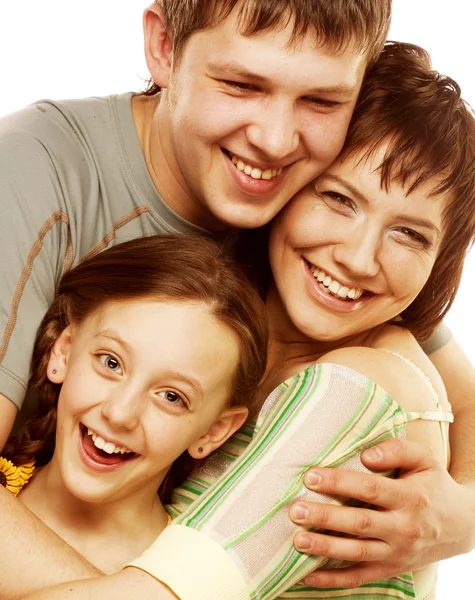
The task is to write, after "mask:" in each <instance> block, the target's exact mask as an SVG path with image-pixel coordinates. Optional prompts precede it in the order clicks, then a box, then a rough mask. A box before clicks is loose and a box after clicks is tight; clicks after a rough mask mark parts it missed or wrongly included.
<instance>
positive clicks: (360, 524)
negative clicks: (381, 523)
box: [354, 509, 373, 533]
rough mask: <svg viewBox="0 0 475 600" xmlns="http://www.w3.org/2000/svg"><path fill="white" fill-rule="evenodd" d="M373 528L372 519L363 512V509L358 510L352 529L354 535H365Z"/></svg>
mask: <svg viewBox="0 0 475 600" xmlns="http://www.w3.org/2000/svg"><path fill="white" fill-rule="evenodd" d="M372 527H373V519H372V517H371V516H370V515H369V514H368V513H366V512H363V509H360V512H359V513H357V515H356V517H355V522H354V529H355V532H356V533H366V532H367V531H369V530H371V529H372Z"/></svg>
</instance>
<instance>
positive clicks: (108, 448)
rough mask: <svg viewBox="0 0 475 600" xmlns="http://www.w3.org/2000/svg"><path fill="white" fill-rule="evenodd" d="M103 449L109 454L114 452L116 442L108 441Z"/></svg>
mask: <svg viewBox="0 0 475 600" xmlns="http://www.w3.org/2000/svg"><path fill="white" fill-rule="evenodd" d="M102 449H103V450H104V452H107V454H114V450H115V444H113V443H112V442H107V444H106V445H105V446H104V448H102Z"/></svg>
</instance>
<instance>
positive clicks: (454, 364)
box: [429, 339, 475, 502]
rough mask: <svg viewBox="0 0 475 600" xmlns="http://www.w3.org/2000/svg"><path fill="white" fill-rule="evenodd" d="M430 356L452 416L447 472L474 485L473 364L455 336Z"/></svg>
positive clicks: (474, 382)
mask: <svg viewBox="0 0 475 600" xmlns="http://www.w3.org/2000/svg"><path fill="white" fill-rule="evenodd" d="M429 358H430V359H431V361H432V362H433V363H434V365H435V367H436V369H437V370H438V371H439V373H440V375H441V377H442V379H443V381H444V385H445V389H446V390H447V396H448V398H449V400H450V403H451V404H452V410H453V412H454V417H455V419H454V423H453V425H452V426H451V428H450V447H451V450H452V461H451V464H450V474H451V475H452V477H453V478H454V479H455V481H457V482H458V483H462V484H467V485H469V486H470V485H473V486H474V487H475V449H474V445H473V440H474V439H475V368H474V367H473V365H472V364H471V362H470V360H469V359H468V357H467V355H466V354H465V353H464V351H463V350H462V348H461V347H460V346H459V344H457V342H456V341H455V340H454V339H451V340H450V341H449V342H448V343H447V344H446V345H445V346H443V347H442V348H439V349H438V350H436V352H434V353H433V354H431V355H430V357H429ZM474 502H475V490H474Z"/></svg>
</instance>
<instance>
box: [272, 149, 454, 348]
mask: <svg viewBox="0 0 475 600" xmlns="http://www.w3.org/2000/svg"><path fill="white" fill-rule="evenodd" d="M384 151H385V148H381V150H380V152H379V153H378V154H377V155H375V156H373V158H372V159H371V160H364V161H361V162H360V163H358V160H359V158H361V156H355V157H354V158H349V159H347V160H344V161H343V162H339V161H337V162H336V163H334V164H333V165H332V166H331V167H330V168H329V169H328V170H327V171H326V172H325V173H324V174H323V175H322V176H321V177H319V178H318V179H317V180H316V181H315V182H313V183H312V184H310V185H309V186H307V187H306V188H305V189H303V190H302V191H301V192H300V193H299V194H297V196H295V198H294V199H293V200H292V201H291V202H290V203H289V204H288V205H287V207H286V208H285V209H284V210H283V211H282V212H281V213H280V214H279V216H278V217H277V218H276V220H275V221H274V224H273V227H272V230H271V236H270V248H269V252H270V262H271V267H272V272H273V276H274V281H275V286H276V289H277V292H278V296H279V297H280V300H278V303H279V305H280V307H281V309H283V311H284V313H285V317H286V322H288V325H289V326H290V328H291V330H294V333H295V330H296V331H297V332H298V334H304V337H305V338H310V339H312V340H319V341H324V342H330V341H337V340H338V341H339V340H343V339H347V338H349V339H352V338H353V337H354V336H355V335H357V334H359V333H362V332H366V331H367V330H369V329H371V328H373V327H375V326H377V325H379V324H381V323H384V322H386V321H389V320H390V319H393V318H394V317H396V316H397V315H399V314H400V313H401V312H402V311H403V310H404V309H406V308H407V307H408V306H409V305H410V304H411V302H412V301H413V300H414V299H415V298H416V296H417V295H418V294H419V292H420V291H421V289H422V288H423V286H424V285H425V283H426V282H427V279H428V278H429V275H430V273H431V270H432V267H433V265H434V262H435V260H436V258H437V253H438V249H439V246H440V243H441V240H442V234H443V226H442V215H443V211H444V208H445V204H446V199H447V196H446V195H444V196H431V192H432V190H433V189H434V187H435V186H436V185H437V183H438V182H437V181H434V180H432V181H429V182H427V183H426V184H425V185H422V186H420V187H418V188H416V190H415V191H413V192H412V193H411V194H406V191H405V189H404V188H403V187H402V186H401V185H400V184H399V183H398V182H396V181H394V182H392V184H391V187H390V189H389V190H388V191H385V190H384V189H382V188H381V183H380V173H379V171H378V167H379V165H380V164H381V160H382V157H383V156H384Z"/></svg>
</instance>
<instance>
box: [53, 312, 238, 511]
mask: <svg viewBox="0 0 475 600" xmlns="http://www.w3.org/2000/svg"><path fill="white" fill-rule="evenodd" d="M239 357H240V346H239V340H238V337H237V335H236V334H235V333H234V332H233V331H232V330H231V329H230V328H228V327H226V326H225V325H223V324H222V323H220V322H219V321H218V320H217V319H216V318H215V317H214V316H213V315H212V314H211V312H210V309H209V307H208V306H207V305H205V304H203V303H191V302H181V303H176V302H167V301H162V302H158V301H152V300H137V301H129V302H120V303H109V304H106V305H105V306H103V307H102V308H100V309H99V310H97V311H96V312H95V313H93V314H92V315H91V316H90V317H89V318H87V319H86V320H85V321H84V323H82V324H81V325H80V326H79V327H77V328H71V330H65V332H63V334H62V336H61V337H60V338H59V339H58V340H57V342H56V344H55V347H54V348H53V352H52V355H51V359H50V365H49V369H52V368H53V367H54V368H55V369H56V371H57V375H56V376H57V377H60V378H61V379H62V380H63V381H62V388H61V393H60V398H59V403H58V423H57V436H56V450H55V454H54V457H53V463H54V461H56V462H57V464H58V465H59V471H60V473H61V478H62V481H63V482H64V485H65V486H66V488H67V489H68V490H69V491H70V492H71V493H72V494H73V495H74V496H76V497H78V498H80V499H81V500H84V501H88V502H110V501H114V500H118V499H123V498H126V497H131V496H134V495H136V494H137V493H144V494H147V493H150V494H156V492H157V489H158V487H159V486H160V483H161V482H162V480H163V478H164V476H165V474H166V473H167V470H168V468H169V467H170V465H171V464H172V462H173V461H174V460H175V459H176V458H177V457H178V456H179V455H180V454H181V453H182V452H184V451H185V450H186V449H188V448H190V447H192V446H193V444H195V445H197V440H199V439H200V438H201V436H204V435H205V434H207V432H208V430H209V429H210V427H211V426H212V425H213V423H215V421H216V419H217V418H218V417H219V416H220V415H221V414H222V413H223V411H225V410H226V405H227V402H228V400H229V397H230V394H231V386H232V378H233V374H234V373H235V370H236V367H237V364H238V361H239ZM63 371H64V372H63ZM49 372H50V371H49ZM50 378H51V376H50ZM242 410H243V411H245V409H242ZM244 418H245V416H244ZM205 442H206V440H204V442H201V443H199V442H198V443H199V445H202V446H204V448H205V452H203V454H200V456H201V455H202V456H204V455H205V454H207V453H208V451H210V450H211V449H214V448H211V446H209V445H208V444H207V443H205ZM218 445H219V444H218ZM196 452H197V450H196V449H195V454H196Z"/></svg>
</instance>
